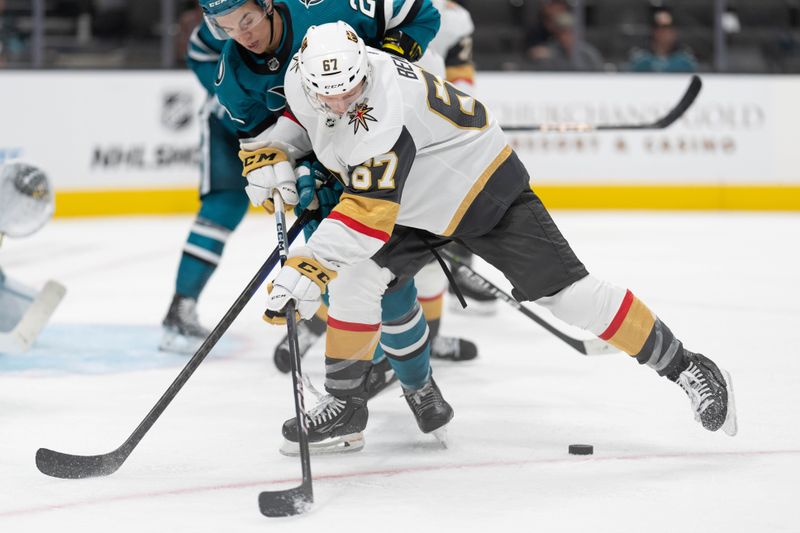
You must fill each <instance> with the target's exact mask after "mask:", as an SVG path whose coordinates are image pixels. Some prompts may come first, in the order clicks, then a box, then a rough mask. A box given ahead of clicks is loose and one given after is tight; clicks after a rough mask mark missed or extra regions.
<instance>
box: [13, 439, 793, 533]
mask: <svg viewBox="0 0 800 533" xmlns="http://www.w3.org/2000/svg"><path fill="white" fill-rule="evenodd" d="M769 455H800V450H765V451H744V452H697V453H662V454H656V455H617V456H613V457H596V456H573V457H568V458H561V459H530V460H526V461H487V462H483V463H463V464H449V465H441V466H430V465H426V466H414V467H408V468H389V469H385V470H366V471H362V472H343V473H341V474H320V475H316V476H314V481H317V482H319V481H326V480H335V479H348V478H359V477H367V476H397V475H402V474H416V473H425V472H431V471H436V470H471V469H478V468H496V467H507V466H526V465H542V464H560V463H561V464H568V463H575V462H609V461H645V460H652V459H703V458H714V457H757V456H769ZM279 483H294V484H298V483H300V478H295V477H293V478H285V479H268V480H263V479H262V480H258V481H241V482H238V483H225V484H222V485H204V486H198V487H186V488H183V489H172V490H162V491H153V492H139V493H133V494H120V495H117V496H108V497H101V498H93V499H88V500H75V501H72V502H64V503H52V504H49V505H40V506H37V507H26V508H22V509H12V510H9V511H0V518H9V517H15V516H22V515H32V514H37V513H42V512H46V511H56V510H59V509H71V508H75V507H86V506H90V505H99V504H105V503H114V502H122V501H131V500H143V499H147V498H158V497H162V496H180V495H183V494H196V493H200V492H212V491H215V490H236V489H246V488H250V487H260V488H262V489H266V488H268V487H269V485H272V484H279Z"/></svg>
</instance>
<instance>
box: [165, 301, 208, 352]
mask: <svg viewBox="0 0 800 533" xmlns="http://www.w3.org/2000/svg"><path fill="white" fill-rule="evenodd" d="M161 325H162V326H163V328H164V332H163V334H162V336H161V343H160V344H159V346H158V349H159V350H161V351H164V352H174V353H179V354H187V355H190V354H193V353H194V352H196V351H197V349H198V348H200V345H201V344H203V341H204V340H206V337H208V335H209V334H210V333H211V331H210V330H208V329H206V328H204V327H203V326H201V325H200V321H199V320H198V318H197V301H196V300H195V299H194V298H186V297H183V296H180V295H177V294H176V295H175V296H174V297H173V298H172V303H171V304H170V306H169V311H167V316H166V317H165V318H164V321H163V322H162V323H161Z"/></svg>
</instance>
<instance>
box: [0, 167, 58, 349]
mask: <svg viewBox="0 0 800 533" xmlns="http://www.w3.org/2000/svg"><path fill="white" fill-rule="evenodd" d="M54 207H55V203H54V198H53V189H52V187H51V185H50V180H49V179H48V178H47V174H45V173H44V172H43V171H42V170H41V169H40V168H38V167H36V166H34V165H31V164H28V163H24V162H21V161H13V162H10V163H8V164H6V165H5V166H3V167H2V168H0V244H2V241H3V238H4V237H5V236H6V235H8V236H9V237H15V238H19V237H27V236H28V235H31V234H33V233H35V232H37V231H39V230H40V229H41V228H42V227H43V226H44V225H45V224H46V223H47V221H48V220H50V218H51V217H52V216H53V210H54ZM65 293H66V289H65V288H64V287H63V286H62V285H61V284H60V283H58V282H55V281H48V282H47V283H46V284H45V286H44V288H43V289H42V290H40V291H36V290H35V289H31V288H29V287H26V286H25V285H23V284H22V283H19V282H17V281H15V280H13V279H11V278H10V277H7V276H6V275H5V274H4V273H3V270H2V269H1V268H0V353H20V352H24V351H26V350H28V349H29V348H30V347H31V345H32V344H33V342H34V341H35V340H36V337H37V336H38V334H39V332H40V331H41V330H42V328H44V326H45V324H47V321H48V320H49V319H50V316H51V315H52V314H53V312H54V311H55V310H56V307H58V304H59V303H60V302H61V299H62V298H63V297H64V294H65Z"/></svg>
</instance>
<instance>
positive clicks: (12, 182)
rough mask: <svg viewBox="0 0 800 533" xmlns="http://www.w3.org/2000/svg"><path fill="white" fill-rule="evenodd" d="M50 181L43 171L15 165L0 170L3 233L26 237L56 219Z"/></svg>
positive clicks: (0, 213)
mask: <svg viewBox="0 0 800 533" xmlns="http://www.w3.org/2000/svg"><path fill="white" fill-rule="evenodd" d="M54 208H55V201H54V196H53V188H52V187H51V186H50V180H49V179H48V178H47V174H45V173H44V172H43V171H42V170H41V169H40V168H38V167H36V166H34V165H31V164H28V163H24V162H22V161H12V162H9V163H6V165H5V166H3V167H2V168H0V233H2V234H6V235H8V236H9V237H26V236H28V235H30V234H32V233H35V232H36V231H38V230H39V229H41V227H42V226H44V225H45V224H46V223H47V221H48V220H50V218H51V217H52V216H53V211H54Z"/></svg>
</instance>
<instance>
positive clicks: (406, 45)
mask: <svg viewBox="0 0 800 533" xmlns="http://www.w3.org/2000/svg"><path fill="white" fill-rule="evenodd" d="M381 50H383V51H384V52H389V53H390V54H392V55H396V56H400V57H402V58H404V59H407V60H409V61H412V62H413V61H417V60H418V59H419V58H420V57H422V48H421V47H420V46H419V43H418V42H417V41H415V40H414V39H412V38H411V37H409V36H408V35H406V34H405V33H403V32H402V31H400V30H392V31H390V32H389V33H387V34H386V36H385V37H384V38H383V42H381Z"/></svg>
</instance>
